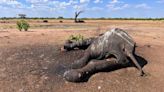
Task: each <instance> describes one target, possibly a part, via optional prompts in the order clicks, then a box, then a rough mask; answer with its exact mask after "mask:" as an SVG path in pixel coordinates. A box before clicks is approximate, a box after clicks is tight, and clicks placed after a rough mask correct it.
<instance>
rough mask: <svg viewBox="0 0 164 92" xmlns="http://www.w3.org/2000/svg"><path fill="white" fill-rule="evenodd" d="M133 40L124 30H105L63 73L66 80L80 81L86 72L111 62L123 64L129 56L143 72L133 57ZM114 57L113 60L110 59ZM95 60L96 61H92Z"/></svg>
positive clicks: (93, 70)
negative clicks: (69, 68) (70, 67)
mask: <svg viewBox="0 0 164 92" xmlns="http://www.w3.org/2000/svg"><path fill="white" fill-rule="evenodd" d="M135 44H136V43H135V42H134V41H133V39H132V37H130V36H129V35H128V34H127V33H126V32H125V31H123V30H122V29H119V28H115V29H112V30H111V31H107V32H106V33H104V34H103V35H102V36H99V37H98V38H97V39H95V40H94V41H93V42H92V43H91V45H90V46H89V47H88V48H87V49H86V50H85V53H84V56H83V57H82V58H80V59H79V60H77V61H75V62H74V63H73V64H72V69H71V70H68V71H66V72H65V73H64V77H65V79H66V80H68V81H71V82H78V81H81V79H82V78H84V77H85V76H86V75H87V74H89V73H92V72H96V71H99V70H101V69H104V68H107V67H110V66H111V65H112V64H113V65H115V64H120V65H124V64H126V63H127V62H129V60H128V59H127V58H130V59H131V61H132V62H133V63H134V64H135V65H136V67H137V68H138V69H139V71H140V75H143V74H144V72H143V70H142V68H141V66H140V65H139V63H138V62H137V60H136V59H135V57H134V55H135ZM110 57H114V58H115V60H110V59H109V58H110ZM93 60H96V61H93Z"/></svg>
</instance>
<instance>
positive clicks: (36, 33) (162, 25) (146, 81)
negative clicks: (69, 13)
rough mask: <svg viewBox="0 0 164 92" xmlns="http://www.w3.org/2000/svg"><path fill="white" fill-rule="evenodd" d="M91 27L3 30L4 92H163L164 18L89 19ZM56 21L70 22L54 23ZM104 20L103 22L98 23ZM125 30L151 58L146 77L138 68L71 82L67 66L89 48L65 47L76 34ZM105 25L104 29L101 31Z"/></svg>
mask: <svg viewBox="0 0 164 92" xmlns="http://www.w3.org/2000/svg"><path fill="white" fill-rule="evenodd" d="M70 24H71V25H74V26H76V25H77V26H78V27H79V25H81V26H87V25H88V26H90V25H94V26H93V27H94V28H92V29H90V28H89V27H88V28H87V29H86V28H84V29H83V28H81V27H80V28H78V27H77V26H76V27H77V29H79V30H77V29H73V27H74V26H73V27H72V26H71V25H70V27H69V28H67V29H65V30H64V29H63V30H62V29H55V28H45V29H38V28H37V29H36V28H34V29H30V31H29V32H19V31H17V30H16V29H14V28H12V29H2V30H0V92H65V91H67V92H163V91H164V78H163V76H164V62H163V60H164V54H163V52H164V22H162V21H101V20H99V21H88V23H86V24H73V23H70ZM53 25H55V26H56V25H63V26H64V25H67V26H69V24H68V23H66V24H57V23H56V24H55V23H54V24H53ZM97 25H99V26H97ZM113 27H119V28H122V29H125V30H126V31H127V32H128V33H129V34H130V35H131V36H132V37H133V38H134V40H135V41H136V43H137V46H138V47H137V50H136V53H137V55H139V56H141V57H142V58H144V59H145V60H146V61H147V64H146V65H145V66H144V67H143V70H144V71H145V72H146V74H147V76H144V77H140V76H138V73H139V72H138V71H137V70H136V68H135V67H128V68H123V69H118V70H114V71H111V72H101V73H97V74H95V75H93V76H91V77H90V78H89V80H88V81H87V82H84V83H70V82H66V81H65V80H64V79H63V78H62V74H63V72H64V71H65V70H67V69H68V65H69V64H70V63H72V62H73V61H74V60H77V59H79V58H80V57H81V56H82V55H83V53H84V51H83V50H75V51H71V52H61V51H60V47H61V46H62V44H63V43H64V41H65V40H66V39H67V38H68V37H69V35H71V34H82V35H84V36H85V37H90V36H96V35H97V34H99V33H102V32H104V31H105V30H106V29H110V28H113ZM99 30H100V31H99Z"/></svg>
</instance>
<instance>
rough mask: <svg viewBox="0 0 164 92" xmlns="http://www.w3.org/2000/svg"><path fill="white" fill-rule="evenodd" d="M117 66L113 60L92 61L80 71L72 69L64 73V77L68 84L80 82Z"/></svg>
mask: <svg viewBox="0 0 164 92" xmlns="http://www.w3.org/2000/svg"><path fill="white" fill-rule="evenodd" d="M115 65H118V63H116V61H115V60H111V61H106V60H94V61H91V62H89V63H88V64H87V65H86V66H84V67H82V68H80V69H72V70H69V71H67V72H65V73H64V77H65V79H66V80H67V81H70V82H80V81H82V80H83V79H85V77H87V76H88V75H92V74H94V73H96V72H98V71H101V70H104V69H107V68H109V67H113V66H115Z"/></svg>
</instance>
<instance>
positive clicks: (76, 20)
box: [75, 11, 84, 23]
mask: <svg viewBox="0 0 164 92" xmlns="http://www.w3.org/2000/svg"><path fill="white" fill-rule="evenodd" d="M83 12H84V11H79V12H78V11H76V12H75V23H78V22H84V21H82V20H78V16H79V15H80V14H81V13H83Z"/></svg>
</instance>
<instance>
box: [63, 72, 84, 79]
mask: <svg viewBox="0 0 164 92" xmlns="http://www.w3.org/2000/svg"><path fill="white" fill-rule="evenodd" d="M63 77H64V78H65V80H67V81H69V82H80V81H81V80H82V78H83V77H84V76H83V74H82V73H81V72H80V71H78V70H68V71H66V72H65V73H64V76H63Z"/></svg>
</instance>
